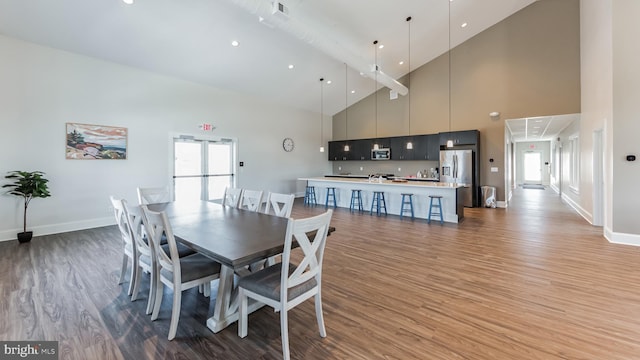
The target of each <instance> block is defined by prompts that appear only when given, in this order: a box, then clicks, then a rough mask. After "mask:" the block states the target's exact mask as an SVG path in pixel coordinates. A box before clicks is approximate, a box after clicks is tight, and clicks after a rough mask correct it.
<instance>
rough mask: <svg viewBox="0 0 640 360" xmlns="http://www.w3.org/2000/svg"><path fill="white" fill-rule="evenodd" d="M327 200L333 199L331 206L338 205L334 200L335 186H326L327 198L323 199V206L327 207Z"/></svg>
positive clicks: (335, 206)
mask: <svg viewBox="0 0 640 360" xmlns="http://www.w3.org/2000/svg"><path fill="white" fill-rule="evenodd" d="M329 200H331V201H333V208H334V209H335V208H337V207H338V202H337V201H336V188H334V187H328V188H327V198H326V199H325V201H324V207H329Z"/></svg>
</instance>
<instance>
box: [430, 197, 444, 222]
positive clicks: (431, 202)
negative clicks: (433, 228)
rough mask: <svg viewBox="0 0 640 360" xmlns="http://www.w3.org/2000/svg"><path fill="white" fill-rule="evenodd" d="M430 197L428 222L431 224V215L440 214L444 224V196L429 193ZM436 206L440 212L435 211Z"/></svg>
mask: <svg viewBox="0 0 640 360" xmlns="http://www.w3.org/2000/svg"><path fill="white" fill-rule="evenodd" d="M429 198H430V200H429V216H428V217H427V224H431V217H432V216H433V215H438V216H439V217H440V224H444V218H443V217H442V196H439V195H429ZM434 199H435V200H436V201H437V204H434V202H433V200H434ZM434 208H435V209H437V210H438V212H434V211H433V209H434Z"/></svg>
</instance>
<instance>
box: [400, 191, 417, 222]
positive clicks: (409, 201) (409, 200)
mask: <svg viewBox="0 0 640 360" xmlns="http://www.w3.org/2000/svg"><path fill="white" fill-rule="evenodd" d="M406 205H409V208H406ZM405 212H411V220H413V219H415V215H414V213H413V194H402V204H401V205H400V219H402V216H403V214H404V213H405Z"/></svg>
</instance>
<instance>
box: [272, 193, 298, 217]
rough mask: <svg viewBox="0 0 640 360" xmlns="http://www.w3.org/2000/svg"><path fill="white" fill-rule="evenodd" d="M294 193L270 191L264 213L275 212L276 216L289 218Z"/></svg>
mask: <svg viewBox="0 0 640 360" xmlns="http://www.w3.org/2000/svg"><path fill="white" fill-rule="evenodd" d="M294 199H295V196H294V195H293V194H278V193H272V192H269V194H267V205H265V208H264V213H265V214H270V213H273V215H275V216H280V217H285V218H288V217H289V216H291V210H293V201H294Z"/></svg>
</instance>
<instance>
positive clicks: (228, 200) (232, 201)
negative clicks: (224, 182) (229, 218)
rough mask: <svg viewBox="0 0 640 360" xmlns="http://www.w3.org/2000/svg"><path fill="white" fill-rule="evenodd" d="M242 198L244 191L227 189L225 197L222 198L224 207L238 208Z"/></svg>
mask: <svg viewBox="0 0 640 360" xmlns="http://www.w3.org/2000/svg"><path fill="white" fill-rule="evenodd" d="M241 197H242V189H239V188H230V187H226V188H225V189H224V197H223V198H222V205H225V206H231V207H235V208H237V207H238V204H240V198H241Z"/></svg>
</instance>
